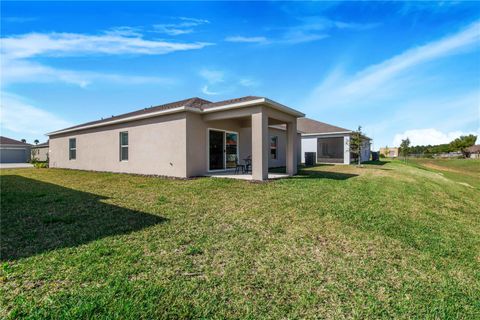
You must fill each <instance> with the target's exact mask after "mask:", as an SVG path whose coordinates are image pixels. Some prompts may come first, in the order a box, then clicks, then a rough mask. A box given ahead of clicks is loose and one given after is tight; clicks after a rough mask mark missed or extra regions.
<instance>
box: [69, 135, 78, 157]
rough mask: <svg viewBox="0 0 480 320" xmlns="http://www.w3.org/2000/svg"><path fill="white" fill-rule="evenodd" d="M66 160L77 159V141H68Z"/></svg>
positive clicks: (71, 139) (74, 139)
mask: <svg viewBox="0 0 480 320" xmlns="http://www.w3.org/2000/svg"><path fill="white" fill-rule="evenodd" d="M68 159H69V160H75V159H77V139H76V138H70V139H69V140H68Z"/></svg>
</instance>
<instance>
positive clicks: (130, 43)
mask: <svg viewBox="0 0 480 320" xmlns="http://www.w3.org/2000/svg"><path fill="white" fill-rule="evenodd" d="M189 23H192V22H189ZM140 31H141V30H140V28H135V27H125V26H124V27H117V28H112V29H109V30H107V31H105V32H104V33H102V34H99V35H87V34H76V33H55V32H53V33H27V34H21V35H15V36H8V37H3V38H1V39H0V41H1V71H2V74H1V78H2V85H7V84H11V83H16V82H65V83H68V84H75V85H79V86H80V87H86V86H87V85H89V84H90V83H91V82H92V81H96V80H99V81H111V82H119V83H128V84H138V83H162V84H166V83H172V82H174V81H173V80H172V79H167V78H161V77H143V76H130V75H118V74H108V73H106V74H104V73H99V72H91V71H74V70H65V69H57V68H53V67H50V66H47V65H44V64H41V63H39V62H35V61H34V59H35V58H37V57H59V56H85V55H124V54H137V55H160V54H167V53H171V52H175V51H185V50H196V49H201V48H203V47H205V46H208V45H211V44H210V43H205V42H191V43H179V42H168V41H157V40H147V39H144V38H143V35H142V34H141V33H140Z"/></svg>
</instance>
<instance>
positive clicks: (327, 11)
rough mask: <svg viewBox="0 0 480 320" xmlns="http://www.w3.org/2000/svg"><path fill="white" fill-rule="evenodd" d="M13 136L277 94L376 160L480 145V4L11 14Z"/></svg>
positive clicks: (5, 99)
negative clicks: (358, 141)
mask: <svg viewBox="0 0 480 320" xmlns="http://www.w3.org/2000/svg"><path fill="white" fill-rule="evenodd" d="M1 9H2V10H1V18H2V19H1V42H2V47H1V80H2V83H1V117H0V120H1V134H2V135H4V136H8V137H12V138H17V139H21V138H25V139H27V140H28V141H29V142H32V141H33V140H34V139H39V140H40V141H43V140H45V139H46V137H45V136H44V133H46V132H49V131H53V130H56V129H60V128H62V127H66V126H69V125H73V124H78V123H82V122H86V121H91V120H96V119H99V118H101V117H108V116H111V115H117V114H121V113H125V112H128V111H133V110H136V109H140V108H144V107H149V106H151V105H157V104H162V103H167V102H171V101H175V100H180V99H185V98H189V97H194V96H198V97H202V98H205V99H207V100H211V101H218V100H223V99H229V98H234V97H239V96H245V95H259V96H267V97H269V98H271V99H273V100H275V101H278V102H280V103H283V104H286V105H288V106H290V107H293V108H296V109H299V110H301V111H303V112H304V113H306V114H307V116H308V117H311V118H314V119H317V120H320V121H324V122H328V123H331V124H334V125H337V126H341V127H345V128H350V129H354V128H356V127H357V126H358V125H362V127H363V128H364V131H365V132H366V134H367V135H369V136H370V137H372V138H373V139H374V148H375V149H377V148H379V147H381V146H385V145H389V146H393V145H397V144H398V143H399V141H400V139H401V138H403V137H406V136H408V137H409V138H410V139H411V140H412V143H413V144H427V143H432V144H436V143H446V142H449V141H450V140H452V139H453V138H455V137H457V136H459V135H460V134H466V133H476V134H479V133H480V129H479V128H480V3H477V2H428V3H425V2H423V3H422V2H406V3H402V2H395V3H380V2H362V3H360V2H358V3H357V2H300V3H298V2H295V3H289V2H235V3H222V2H194V3H190V2H180V3H165V2H141V3H129V2H85V3H80V2H49V3H42V2H5V1H2V3H1Z"/></svg>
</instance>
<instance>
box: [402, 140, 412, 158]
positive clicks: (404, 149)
mask: <svg viewBox="0 0 480 320" xmlns="http://www.w3.org/2000/svg"><path fill="white" fill-rule="evenodd" d="M409 151H410V139H408V137H407V139H402V143H401V144H400V152H401V153H402V155H403V161H405V162H407V156H408V153H409Z"/></svg>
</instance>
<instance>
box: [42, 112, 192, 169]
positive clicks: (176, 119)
mask: <svg viewBox="0 0 480 320" xmlns="http://www.w3.org/2000/svg"><path fill="white" fill-rule="evenodd" d="M121 131H128V139H129V152H128V156H129V159H128V161H120V157H119V153H120V150H119V140H120V138H119V134H120V132H121ZM69 138H76V139H77V157H76V160H69V159H68V158H69V145H68V143H69ZM186 150H187V148H186V114H185V113H176V114H171V115H165V116H161V117H156V118H149V119H143V120H138V121H134V122H129V123H122V124H116V125H111V126H106V127H99V128H95V129H89V130H83V131H78V132H73V133H65V134H61V135H55V136H50V167H52V168H69V169H81V170H94V171H110V172H126V173H138V174H156V175H165V176H175V177H187V164H186V161H187V157H186Z"/></svg>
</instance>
